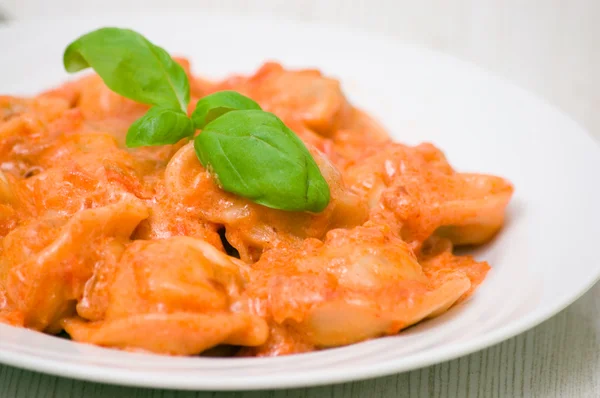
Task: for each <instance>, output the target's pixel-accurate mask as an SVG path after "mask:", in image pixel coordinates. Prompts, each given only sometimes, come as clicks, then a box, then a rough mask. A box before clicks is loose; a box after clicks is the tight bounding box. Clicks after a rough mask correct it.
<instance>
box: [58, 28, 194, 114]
mask: <svg viewBox="0 0 600 398" xmlns="http://www.w3.org/2000/svg"><path fill="white" fill-rule="evenodd" d="M63 63H64V66H65V69H66V70H67V72H70V73H74V72H78V71H80V70H83V69H86V68H88V67H92V68H93V69H94V70H95V71H96V72H97V73H98V75H100V77H101V78H102V80H104V83H105V84H106V85H107V86H108V87H109V88H110V89H111V90H112V91H114V92H116V93H118V94H120V95H122V96H124V97H127V98H129V99H132V100H134V101H137V102H141V103H144V104H149V105H158V106H161V107H164V108H171V109H181V110H182V111H184V112H185V111H186V110H187V104H188V103H189V102H190V84H189V81H188V78H187V76H186V74H185V72H184V70H183V68H182V67H181V66H180V65H179V64H178V63H177V62H175V61H174V60H173V59H172V58H171V56H170V55H169V54H168V53H167V52H166V51H165V50H163V49H162V48H160V47H158V46H155V45H154V44H152V43H151V42H150V41H148V40H147V39H146V38H145V37H144V36H142V35H140V34H139V33H137V32H134V31H132V30H129V29H120V28H102V29H98V30H95V31H93V32H90V33H88V34H86V35H83V36H81V37H80V38H78V39H77V40H75V41H74V42H72V43H71V44H70V45H69V46H68V47H67V49H66V50H65V53H64V56H63Z"/></svg>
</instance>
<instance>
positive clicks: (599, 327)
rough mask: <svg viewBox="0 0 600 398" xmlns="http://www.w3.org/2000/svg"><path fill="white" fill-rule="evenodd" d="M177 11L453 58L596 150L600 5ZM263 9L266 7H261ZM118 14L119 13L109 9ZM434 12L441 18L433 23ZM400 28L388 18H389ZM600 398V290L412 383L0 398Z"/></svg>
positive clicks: (72, 7)
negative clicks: (380, 36) (374, 34)
mask: <svg viewBox="0 0 600 398" xmlns="http://www.w3.org/2000/svg"><path fill="white" fill-rule="evenodd" d="M142 3H143V4H144V6H145V7H157V8H159V7H161V6H163V5H164V4H165V2H164V1H163V0H144V2H141V1H138V0H89V1H85V2H82V1H77V2H76V1H72V0H53V1H51V2H50V1H47V0H0V12H2V11H3V12H4V13H6V14H7V15H8V16H12V17H15V18H27V17H30V16H34V17H36V16H37V17H39V16H46V17H51V16H52V15H59V14H72V15H74V14H77V13H89V12H95V13H98V12H107V11H108V12H110V10H111V9H114V8H115V7H119V10H121V11H123V10H126V9H127V8H131V9H136V8H139V7H140V4H142ZM168 3H169V5H170V6H171V7H175V6H177V7H181V8H192V7H194V8H202V9H203V10H209V11H218V12H231V11H232V10H233V11H235V13H236V14H244V13H253V12H258V13H261V14H265V13H267V14H272V15H277V16H283V17H286V18H297V19H301V20H316V21H320V22H329V23H337V24H344V25H351V26H353V27H355V28H358V29H364V30H370V31H379V32H384V33H387V34H390V35H394V36H395V37H398V38H400V39H401V40H408V41H412V42H416V43H419V44H422V45H424V46H427V47H430V48H434V49H437V50H442V51H445V52H448V53H451V54H454V55H456V56H458V57H461V58H463V59H467V60H470V61H472V62H475V63H477V64H479V65H482V66H484V67H486V68H488V69H491V70H492V71H493V72H495V73H497V74H499V75H501V76H504V77H507V78H508V79H510V80H512V81H514V82H516V83H517V84H520V85H521V86H523V87H525V88H527V89H529V90H531V91H534V92H535V93H537V94H538V95H540V96H541V97H543V98H544V99H545V100H547V101H549V102H551V103H553V104H555V105H557V106H559V107H560V108H562V109H563V110H564V111H566V112H567V113H568V114H570V115H571V116H572V117H573V118H574V119H575V120H577V121H578V122H579V123H581V124H582V125H583V126H585V127H586V128H587V129H588V130H589V131H590V132H591V133H592V134H593V135H594V136H596V137H598V138H600V112H598V111H597V109H598V107H599V106H600V79H599V78H598V77H596V74H597V71H598V70H600V51H598V49H600V24H596V23H595V22H594V21H595V20H596V19H597V17H600V1H596V0H574V1H570V2H568V3H567V2H562V1H560V0H531V1H528V2H521V1H520V0H423V1H420V2H412V1H409V0H328V1H319V0H296V1H287V2H282V1H280V0H263V1H261V2H255V1H253V0H223V1H219V2H216V1H211V0H169V2H168ZM257 3H260V5H257ZM111 7H112V8H111ZM434 11H435V12H434ZM390 16H393V17H390ZM409 395H410V396H411V397H412V396H433V397H452V396H460V397H507V396H510V397H513V396H514V397H516V396H526V397H530V396H539V397H554V396H556V397H559V396H560V397H598V396H600V283H599V284H596V286H595V287H593V288H592V289H591V290H590V291H589V292H588V293H586V294H585V295H584V296H583V297H582V298H580V299H579V300H578V301H577V302H575V303H574V304H572V305H571V306H569V307H568V308H567V309H566V310H564V311H562V312H561V313H559V314H558V315H556V316H554V317H553V318H551V319H549V320H548V321H546V322H544V323H543V324H541V325H539V326H538V327H536V328H534V329H532V330H530V331H528V332H526V333H523V334H521V335H519V336H517V337H515V338H512V339H510V340H507V341H505V342H503V343H501V344H498V345H496V346H493V347H491V348H488V349H486V350H483V351H480V352H477V353H474V354H472V355H469V356H466V357H463V358H459V359H456V360H454V361H450V362H445V363H442V364H439V365H435V366H431V367H428V368H424V369H420V370H415V371H412V372H408V373H403V374H399V375H393V376H388V377H382V378H378V379H372V380H367V381H361V382H355V383H346V384H339V385H334V386H326V387H319V388H307V389H294V390H280V391H270V392H266V391H253V392H252V391H250V392H236V393H222V392H177V391H167V390H151V389H141V388H127V387H119V386H111V385H104V384H97V383H88V382H82V381H75V380H70V379H66V378H60V377H53V376H47V375H42V374H39V373H35V372H29V371H25V370H21V369H17V368H13V367H8V366H2V365H0V397H2V398H5V397H7V398H12V397H18V398H21V397H44V398H46V397H47V398H51V397H60V398H69V397H82V396H84V397H117V396H119V397H121V396H122V397H130V396H131V397H138V398H146V397H153V398H159V397H170V398H180V397H214V398H226V397H227V398H229V397H231V398H233V397H236V398H249V397H252V398H258V397H272V398H284V397H294V398H308V397H332V398H346V397H366V398H375V397H399V396H409Z"/></svg>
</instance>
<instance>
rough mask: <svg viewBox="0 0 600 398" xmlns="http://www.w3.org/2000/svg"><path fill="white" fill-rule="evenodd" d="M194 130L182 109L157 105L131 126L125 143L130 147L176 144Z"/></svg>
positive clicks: (190, 134)
mask: <svg viewBox="0 0 600 398" xmlns="http://www.w3.org/2000/svg"><path fill="white" fill-rule="evenodd" d="M194 131H195V129H194V125H193V123H192V120H191V119H190V118H189V117H188V116H187V115H186V114H185V113H183V112H182V111H180V110H173V109H168V108H161V107H158V106H156V107H154V108H151V109H150V110H149V111H148V112H147V113H146V114H145V115H144V116H142V117H141V118H140V119H138V120H136V121H135V123H133V124H132V125H131V127H129V131H128V132H127V137H126V138H125V143H126V145H127V146H128V147H130V148H132V147H138V146H151V145H167V144H175V143H177V142H179V141H180V140H181V139H183V138H185V137H191V136H192V135H193V134H194Z"/></svg>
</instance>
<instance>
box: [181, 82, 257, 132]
mask: <svg viewBox="0 0 600 398" xmlns="http://www.w3.org/2000/svg"><path fill="white" fill-rule="evenodd" d="M243 109H261V108H260V105H258V104H257V103H256V102H254V101H253V100H252V99H250V98H248V97H246V96H243V95H242V94H240V93H238V92H236V91H219V92H216V93H214V94H210V95H207V96H206V97H204V98H202V99H201V100H200V101H198V103H197V104H196V109H195V110H194V112H193V113H192V120H193V121H194V126H195V127H196V128H197V129H202V128H204V126H206V125H207V124H208V123H210V122H212V121H213V120H215V119H216V118H218V117H219V116H222V115H224V114H225V113H227V112H230V111H235V110H243Z"/></svg>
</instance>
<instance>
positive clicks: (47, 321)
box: [0, 59, 513, 356]
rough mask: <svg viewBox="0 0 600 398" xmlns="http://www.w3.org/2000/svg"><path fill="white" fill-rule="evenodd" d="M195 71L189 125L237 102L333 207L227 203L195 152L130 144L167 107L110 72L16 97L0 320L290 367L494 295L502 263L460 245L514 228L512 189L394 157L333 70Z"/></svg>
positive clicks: (2, 214)
mask: <svg viewBox="0 0 600 398" xmlns="http://www.w3.org/2000/svg"><path fill="white" fill-rule="evenodd" d="M178 62H180V64H181V65H182V66H183V67H184V69H185V70H186V73H187V74H188V76H189V79H190V82H191V83H192V84H191V89H192V101H191V103H190V106H189V109H190V111H191V110H193V109H194V106H195V103H196V101H197V100H198V99H199V98H201V97H203V96H205V95H207V94H210V93H213V92H217V91H221V90H235V91H238V92H240V93H242V94H244V95H246V96H248V97H250V98H252V99H254V100H255V101H257V102H258V103H259V104H260V106H261V107H262V108H263V109H265V110H266V111H270V112H273V113H275V114H276V115H277V116H278V117H280V118H281V120H282V121H283V122H284V123H285V124H286V125H287V126H288V127H290V128H291V129H292V130H293V131H294V132H295V133H296V134H297V135H298V136H299V137H300V138H301V139H302V140H303V141H304V142H305V144H306V145H307V147H308V148H309V150H310V152H311V154H312V155H313V157H314V158H315V160H316V162H317V165H318V166H319V168H320V170H321V173H322V174H323V176H324V177H325V179H326V180H327V183H328V184H329V187H330V191H331V201H330V203H329V205H328V206H327V208H326V209H325V210H324V211H323V212H320V213H316V214H312V213H307V212H289V211H282V210H276V209H271V208H267V207H264V206H261V205H258V204H256V203H253V202H251V201H249V200H248V199H245V198H242V197H238V196H236V195H234V194H231V193H228V192H225V191H223V190H222V189H221V188H220V187H219V186H218V184H217V183H216V182H215V179H214V178H213V176H212V175H211V173H209V171H207V170H206V169H205V168H204V167H203V166H202V164H201V163H200V162H199V161H198V159H197V157H196V155H195V153H194V148H193V144H192V142H190V141H189V140H187V139H186V140H182V141H181V142H179V143H177V144H174V145H165V146H159V147H142V148H137V149H128V148H126V147H125V145H124V141H125V135H126V133H127V129H128V127H129V126H130V125H131V124H132V123H133V122H134V121H135V120H137V119H138V118H139V117H141V116H142V115H143V114H144V113H145V111H146V110H147V109H148V107H146V106H145V105H141V104H139V103H135V102H133V101H130V100H128V99H125V98H123V97H121V96H119V95H117V94H115V93H113V92H112V91H110V90H109V89H108V88H107V87H106V86H105V85H104V83H103V82H102V80H101V79H100V78H99V77H98V76H97V75H93V74H92V75H88V76H86V77H83V78H80V79H79V80H76V81H73V82H69V83H67V84H65V85H63V86H61V87H58V88H56V89H54V90H51V91H48V92H45V93H42V94H40V95H38V96H36V97H33V98H17V97H10V96H0V322H4V323H8V324H10V325H14V326H19V327H26V328H30V329H34V330H38V331H40V332H44V333H49V334H57V333H60V332H62V331H63V330H64V331H66V332H67V333H68V334H69V335H70V337H71V338H72V339H73V340H75V341H78V342H84V343H90V344H95V345H100V346H104V347H112V348H118V349H125V350H136V351H147V352H153V353H158V354H169V355H196V354H201V353H203V352H206V350H209V349H211V348H213V347H216V346H220V345H225V346H231V347H232V349H227V350H225V351H226V352H227V353H228V354H230V355H238V356H275V355H286V354H294V353H301V352H308V351H312V350H317V349H323V348H327V347H335V346H343V345H347V344H352V343H356V342H360V341H363V340H366V339H370V338H376V337H380V336H386V335H393V334H396V333H398V332H399V331H400V330H402V329H403V328H405V327H407V326H410V325H412V324H415V323H417V322H420V321H422V320H424V319H427V318H431V317H434V316H437V315H439V314H441V313H443V312H445V311H446V310H448V308H450V307H451V306H453V305H455V304H457V303H459V302H461V301H463V300H465V299H466V298H467V297H468V296H469V295H471V294H472V293H473V291H474V290H475V289H476V288H477V286H478V285H479V284H480V283H481V282H482V281H483V280H484V278H485V276H486V273H487V272H488V270H489V266H488V264H487V263H486V262H480V261H477V260H475V259H473V258H472V257H470V256H457V255H454V254H453V248H454V247H455V246H460V245H479V244H483V243H485V242H487V241H489V240H490V239H492V237H493V236H494V234H495V233H496V232H497V231H498V230H499V229H500V228H501V227H502V224H503V222H504V215H505V208H506V206H507V204H508V202H509V200H510V198H511V196H512V192H513V188H512V185H511V184H510V183H509V182H508V181H506V180H504V179H502V178H500V177H496V176H490V175H484V174H473V173H459V172H457V171H455V170H454V169H453V168H452V166H451V165H450V164H449V163H448V161H447V160H446V158H445V157H444V154H443V153H442V152H441V151H440V150H439V149H437V148H436V147H435V146H434V145H432V144H429V143H424V144H421V145H418V146H415V147H410V146H406V145H403V144H399V143H394V142H392V141H391V140H390V138H389V137H388V135H387V133H386V132H385V131H384V130H383V129H382V128H381V127H380V126H379V125H378V124H377V123H376V122H375V121H374V120H372V119H371V118H370V117H369V116H368V115H367V114H365V113H364V112H362V111H360V110H359V109H357V108H355V107H354V106H353V105H352V104H350V103H349V102H348V100H347V99H346V97H345V96H344V94H343V92H342V90H341V87H340V84H339V83H338V82H337V81H336V80H333V79H330V78H328V77H325V76H323V75H322V74H321V73H320V72H319V71H316V70H299V71H298V70H286V69H285V68H283V67H282V66H281V65H279V64H276V63H266V64H265V65H263V66H262V67H261V68H260V69H259V70H258V71H257V72H256V73H255V74H253V75H252V76H233V77H230V78H228V79H226V80H224V81H220V82H209V81H206V80H203V79H200V78H195V77H194V76H192V75H191V73H190V67H189V63H188V62H187V61H186V60H185V59H178ZM199 134H202V133H201V132H200V133H199Z"/></svg>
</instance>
